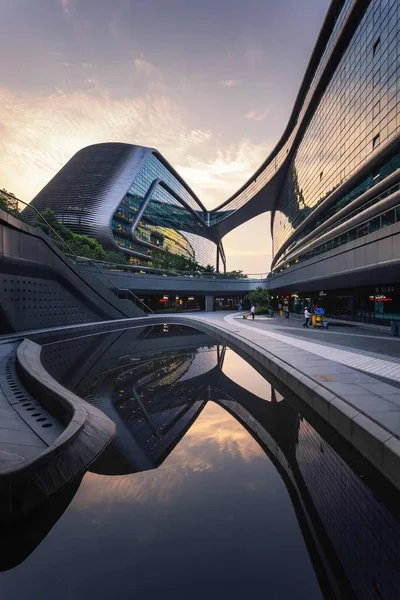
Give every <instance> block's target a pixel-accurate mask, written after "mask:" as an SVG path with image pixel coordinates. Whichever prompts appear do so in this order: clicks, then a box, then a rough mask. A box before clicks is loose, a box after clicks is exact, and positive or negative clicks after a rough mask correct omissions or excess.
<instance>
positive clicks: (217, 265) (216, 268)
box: [215, 244, 219, 273]
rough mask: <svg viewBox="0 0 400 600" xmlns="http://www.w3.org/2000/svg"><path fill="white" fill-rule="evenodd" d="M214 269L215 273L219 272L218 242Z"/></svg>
mask: <svg viewBox="0 0 400 600" xmlns="http://www.w3.org/2000/svg"><path fill="white" fill-rule="evenodd" d="M215 270H216V272H217V273H219V244H218V246H217V264H216V267H215Z"/></svg>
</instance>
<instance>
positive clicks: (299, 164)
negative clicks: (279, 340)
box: [211, 0, 400, 318]
mask: <svg viewBox="0 0 400 600" xmlns="http://www.w3.org/2000/svg"><path fill="white" fill-rule="evenodd" d="M399 11H400V3H399V2H398V0H385V1H381V0H368V1H367V0H345V1H343V0H341V1H340V0H333V1H332V2H331V5H330V7H329V10H328V13H327V16H326V18H325V21H324V23H323V26H322V29H321V32H320V35H319V37H318V40H317V42H316V45H315V47H314V50H313V53H312V56H311V59H310V62H309V65H308V67H307V70H306V73H305V76H304V79H303V82H302V85H301V88H300V91H299V93H298V96H297V99H296V102H295V106H294V109H293V112H292V114H291V116H290V119H289V122H288V125H287V127H286V130H285V132H284V134H283V136H282V138H281V140H280V141H279V143H278V144H277V146H276V148H275V149H274V151H273V152H272V153H271V155H270V156H269V157H268V159H267V160H266V161H265V163H264V164H263V165H262V166H261V167H260V168H259V169H258V171H257V172H256V173H255V174H254V176H253V177H252V178H251V179H250V180H249V181H248V182H247V183H246V184H245V185H244V186H243V187H242V188H241V189H240V190H239V191H238V192H237V193H236V194H235V195H234V196H233V197H232V198H230V199H229V200H228V201H227V202H225V203H224V204H223V205H221V206H220V207H219V208H217V209H216V210H215V211H214V212H213V215H212V218H211V223H212V224H213V229H214V230H215V231H217V232H218V235H219V236H220V237H222V236H223V235H225V234H226V233H227V232H228V231H230V229H231V228H232V226H237V225H239V224H240V223H242V222H243V221H244V220H246V219H248V218H252V217H254V216H255V215H257V214H259V213H261V212H264V211H266V210H269V211H271V237H272V241H273V261H272V273H271V275H270V277H269V278H268V281H267V287H268V288H269V289H270V290H271V291H272V292H274V291H275V292H277V293H278V294H279V295H281V296H283V297H284V298H285V299H289V303H292V304H294V303H295V300H296V299H297V300H299V301H301V303H302V304H304V301H309V300H310V299H314V301H315V300H317V299H320V300H321V302H322V303H324V304H325V306H326V308H327V310H329V312H330V313H331V314H338V313H339V314H340V313H349V314H351V315H354V316H357V315H358V316H363V315H364V316H372V315H373V316H381V317H385V316H386V318H391V317H392V315H393V314H397V315H398V314H399V313H400V269H399V266H400V192H399V190H400V137H399V131H400V53H399V49H400V43H399V42H400V12H399ZM306 298H308V300H305V299H306Z"/></svg>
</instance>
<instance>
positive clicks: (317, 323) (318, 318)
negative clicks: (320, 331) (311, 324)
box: [315, 315, 324, 327]
mask: <svg viewBox="0 0 400 600" xmlns="http://www.w3.org/2000/svg"><path fill="white" fill-rule="evenodd" d="M323 321H324V317H323V316H322V315H315V327H322V323H323Z"/></svg>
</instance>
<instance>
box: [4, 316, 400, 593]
mask: <svg viewBox="0 0 400 600" xmlns="http://www.w3.org/2000/svg"><path fill="white" fill-rule="evenodd" d="M43 360H44V362H45V365H46V367H47V368H48V369H49V370H50V371H51V372H52V373H53V374H54V376H56V377H57V378H58V379H59V380H60V381H61V382H62V383H63V384H64V385H68V386H69V387H70V388H71V389H73V390H74V391H75V393H77V394H79V395H81V396H82V397H85V398H86V399H87V400H89V401H91V402H92V403H93V404H95V405H96V406H98V407H99V408H100V409H101V410H104V412H106V413H107V414H108V415H109V416H110V417H111V418H112V419H113V420H114V421H115V422H116V424H117V436H116V439H115V441H114V442H113V443H112V444H111V445H110V446H109V447H108V448H107V450H106V451H105V452H104V453H103V455H102V456H100V458H99V459H98V460H97V461H96V463H95V464H93V465H92V468H91V472H89V473H87V474H86V475H85V477H84V480H83V482H82V485H81V486H80V489H79V491H78V493H77V494H76V497H75V498H74V500H73V502H72V504H71V506H70V508H69V509H68V510H67V511H66V513H65V514H64V516H63V517H62V518H61V519H60V521H59V523H58V525H57V528H56V529H57V531H58V535H56V533H55V532H54V534H53V532H51V533H50V534H49V535H48V537H47V538H46V540H45V542H43V543H42V544H41V546H40V547H39V548H38V549H37V551H36V552H35V553H33V554H32V555H31V557H30V559H29V560H28V561H26V562H25V563H24V564H23V565H21V567H20V568H19V569H22V571H21V572H22V574H23V575H24V577H25V578H26V577H28V579H29V581H30V582H31V585H32V586H33V590H34V592H35V593H36V597H41V598H47V597H48V598H52V597H53V596H54V594H53V593H50V591H52V588H51V583H52V581H50V588H49V592H48V593H44V592H43V590H42V589H41V587H40V586H41V583H40V581H39V580H37V581H36V580H35V573H34V572H33V571H34V568H38V569H39V571H40V569H42V570H43V565H44V564H47V561H48V560H49V556H51V557H52V556H53V555H54V556H56V555H57V553H60V552H61V551H62V552H63V553H64V554H65V557H66V565H65V569H62V567H61V566H59V565H58V566H57V567H56V568H55V571H54V577H56V581H57V582H58V581H59V579H58V578H61V579H63V577H66V572H69V569H70V568H75V569H76V570H77V572H78V575H77V582H76V585H77V586H78V587H77V588H76V589H75V588H74V587H73V585H72V583H70V582H69V586H71V585H72V587H68V586H67V587H66V590H68V592H67V591H66V592H65V594H66V595H65V596H62V595H61V596H59V597H60V598H63V597H65V598H67V597H83V596H84V595H85V594H89V593H92V589H91V586H93V585H94V584H93V582H97V583H96V585H98V586H99V589H101V590H102V593H103V594H105V595H103V596H101V595H100V597H111V596H119V597H131V594H130V592H131V588H130V587H129V585H128V584H129V582H130V581H131V580H134V581H135V590H134V591H135V594H136V595H137V597H142V595H144V594H146V596H147V597H153V596H152V594H154V597H155V595H156V594H157V595H158V594H159V593H160V591H165V590H166V589H167V590H169V591H171V593H173V594H174V595H175V598H177V597H192V598H194V597H196V598H197V597H204V595H205V594H208V592H209V589H210V588H209V585H210V582H212V585H213V589H214V592H215V594H216V595H220V596H222V597H230V598H236V597H239V596H240V597H243V594H246V595H249V593H251V594H253V593H257V594H258V593H262V594H263V597H270V598H299V597H304V598H307V599H308V598H319V597H321V593H320V591H319V587H318V585H317V580H318V582H319V586H320V588H321V590H322V593H323V596H324V597H327V598H345V599H347V598H349V599H351V598H360V599H364V598H365V599H369V598H371V599H374V598H377V599H378V598H384V599H392V598H393V599H395V598H399V597H400V577H399V574H398V569H397V565H398V563H399V559H400V548H399V542H398V540H399V539H400V527H399V521H398V519H397V515H396V508H393V507H394V506H395V504H396V503H398V495H397V493H395V492H393V490H392V488H391V487H390V486H389V485H388V484H387V483H386V482H385V481H383V479H382V478H381V477H379V475H377V474H376V473H375V472H374V471H373V470H372V468H371V467H368V465H366V464H365V463H364V462H363V461H362V459H360V457H359V456H358V455H356V454H355V453H354V451H352V450H349V447H348V446H347V445H346V444H345V442H343V441H342V440H340V439H339V438H338V437H337V436H335V435H334V434H333V433H332V432H331V431H330V430H329V429H328V428H327V427H326V426H324V425H323V424H321V423H320V421H319V420H318V418H317V417H315V416H314V415H312V414H309V413H308V409H306V408H304V407H302V406H301V405H300V401H299V400H298V399H296V398H295V397H294V396H291V395H290V394H289V396H288V394H287V392H285V391H283V390H281V393H279V392H278V391H277V390H275V389H274V388H272V387H271V384H270V383H269V382H267V381H266V380H265V379H263V378H262V376H261V375H260V374H259V373H257V372H256V371H255V370H254V369H253V367H252V366H251V365H249V364H248V363H246V362H245V361H244V360H243V359H242V358H240V357H239V356H238V355H237V354H236V353H234V352H233V351H232V350H231V349H229V348H226V347H224V346H223V345H220V344H218V343H216V342H215V340H213V339H211V338H209V337H208V336H206V335H204V334H202V333H199V332H197V331H195V330H189V329H186V328H183V327H178V326H175V327H171V326H170V327H169V328H168V330H165V329H163V328H161V327H154V328H148V329H144V330H143V329H140V328H137V329H133V330H129V331H126V332H123V333H120V332H115V333H113V334H108V335H102V336H93V337H87V338H85V339H84V340H81V341H79V340H69V341H68V342H66V343H58V344H51V345H49V346H46V347H45V349H44V351H43ZM158 467H160V468H158ZM133 473H136V474H135V475H133ZM357 473H363V479H360V477H359V476H358V475H357ZM110 475H112V476H111V477H110ZM385 494H386V496H385ZM71 498H72V497H71ZM384 500H385V501H384ZM388 500H389V501H388ZM64 508H65V506H64ZM63 510H64V509H63ZM53 512H54V514H52V513H51V511H50V512H49V513H48V515H49V518H48V519H47V521H46V523H44V522H43V521H41V520H40V519H39V518H37V516H35V515H32V516H31V527H34V526H36V529H39V530H41V531H42V533H41V535H38V536H36V537H35V536H33V538H32V537H31V538H30V540H29V543H28V542H27V539H26V538H24V537H23V536H22V535H21V534H20V533H19V534H18V535H19V544H20V546H21V547H26V548H27V550H26V551H23V552H21V554H20V556H19V557H18V558H15V559H11V560H8V562H4V563H3V565H2V567H3V569H7V568H8V569H10V568H11V567H12V566H13V565H15V564H17V563H18V562H20V561H21V560H23V557H24V555H28V554H29V553H30V552H32V550H33V546H34V545H35V544H38V543H40V541H41V539H42V538H43V537H45V536H46V534H47V532H48V530H49V528H50V527H51V524H50V525H49V520H51V519H52V522H53V523H55V522H56V521H57V519H59V517H60V515H61V514H62V510H61V511H58V512H57V510H54V511H53ZM50 515H52V516H51V517H50ZM295 517H296V518H297V522H298V524H299V526H300V529H299V528H298V526H297V525H296V518H295ZM22 529H23V528H21V527H19V532H21V531H22ZM28 530H29V529H28ZM300 532H301V535H300ZM8 535H12V532H9V533H8ZM28 548H29V549H28ZM61 548H62V550H61ZM305 548H307V551H308V552H305ZM88 553H89V554H90V553H94V555H95V557H96V560H95V561H94V566H93V567H92V565H91V564H90V565H89V564H87V558H86V555H87V554H88ZM64 554H63V555H64ZM310 559H311V562H310ZM57 564H58V563H57ZM178 564H179V566H180V568H179V577H178V578H177V577H176V574H175V567H174V566H173V565H178ZM83 565H85V566H84V570H83ZM311 565H312V568H311ZM150 567H151V569H150V571H149V568H150ZM24 569H25V570H26V571H24ZM109 569H112V575H110V576H109V577H110V581H109V579H107V577H106V573H107V572H109ZM125 569H128V571H127V572H129V575H128V576H127V575H126V573H125ZM14 573H16V575H15V576H13V574H14ZM20 574H21V573H20V572H19V570H18V569H15V570H14V571H9V572H8V573H7V574H3V575H2V577H3V581H4V584H5V587H4V589H5V590H6V592H5V594H6V595H4V597H5V598H11V597H12V598H18V597H23V596H24V595H25V596H26V593H25V592H26V591H27V590H26V589H25V588H24V584H23V583H22V581H23V580H25V579H24V577H23V578H21V577H17V575H20ZM119 577H120V578H121V579H119ZM122 581H126V583H127V586H128V587H126V588H125V587H124V584H123V583H122ZM99 582H101V586H100V583H99ZM53 583H54V581H53ZM115 586H117V587H115ZM193 586H194V587H193ZM116 589H117V590H119V591H117V593H115V590H116ZM299 589H301V590H302V595H296V594H297V592H298V590H299ZM218 590H220V592H221V593H220V594H217V591H218ZM7 593H9V594H10V595H8V596H7ZM35 593H33V596H35ZM68 594H70V595H68ZM74 594H75V596H74ZM95 594H97V595H98V592H97V591H96V592H95ZM108 594H110V596H109V595H108ZM125 594H126V596H125ZM177 594H178V595H177ZM179 594H181V595H179ZM196 594H198V595H196ZM28 595H29V594H28ZM31 595H32V594H31Z"/></svg>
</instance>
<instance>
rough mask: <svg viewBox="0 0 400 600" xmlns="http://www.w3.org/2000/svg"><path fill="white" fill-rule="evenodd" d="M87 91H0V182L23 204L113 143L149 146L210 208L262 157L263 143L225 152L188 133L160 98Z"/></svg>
mask: <svg viewBox="0 0 400 600" xmlns="http://www.w3.org/2000/svg"><path fill="white" fill-rule="evenodd" d="M86 86H87V87H86V89H84V90H81V91H74V92H67V91H65V90H63V89H61V88H60V89H58V90H57V91H54V92H53V93H51V94H45V93H40V92H36V93H25V94H24V93H21V92H18V93H17V92H12V91H10V90H8V89H5V88H0V103H1V106H2V125H1V127H2V129H1V136H0V155H1V156H2V161H1V162H0V182H1V185H2V186H4V187H6V188H7V189H10V190H11V191H13V192H14V193H15V194H16V195H17V196H19V197H21V199H22V200H30V199H31V198H32V197H33V196H34V195H36V194H37V193H38V192H39V191H40V189H41V188H42V187H43V186H44V185H45V184H46V183H47V182H48V181H49V179H50V178H51V177H52V176H53V175H54V174H55V173H56V172H57V171H58V170H59V169H60V168H61V167H62V166H63V165H64V164H65V163H66V162H67V160H69V159H70V158H71V156H72V155H73V154H74V153H75V152H77V151H78V150H80V149H81V148H83V147H84V146H87V145H90V144H94V143H99V142H107V141H117V142H118V141H120V142H127V143H132V144H140V145H143V146H154V147H156V148H158V149H159V150H160V152H161V153H162V154H164V155H165V157H166V158H167V160H168V161H169V162H171V164H172V165H173V166H174V167H175V168H176V169H177V170H178V172H180V173H181V175H182V176H183V178H184V179H185V180H186V181H187V182H188V184H189V185H190V186H191V187H193V189H194V191H195V192H196V193H197V194H198V195H199V196H200V197H201V199H202V200H203V201H204V203H205V204H206V206H208V207H210V208H211V207H212V206H215V205H217V204H219V203H220V202H222V201H223V200H225V199H226V198H227V197H228V196H229V195H230V194H232V193H233V192H234V191H235V190H236V189H237V188H238V187H239V186H240V185H242V184H243V183H244V181H246V179H247V178H248V177H250V175H251V174H252V172H253V171H254V170H255V169H256V168H257V167H258V166H259V165H260V163H261V162H262V161H263V160H264V159H265V156H266V155H267V152H268V150H269V147H268V145H266V144H261V145H255V144H251V143H250V142H249V141H248V140H241V141H239V142H238V143H237V144H232V145H231V146H229V147H228V148H227V149H224V148H223V140H222V139H221V138H220V137H219V136H218V134H217V132H212V131H211V130H202V129H199V128H197V129H191V128H188V127H187V125H186V123H185V120H184V116H183V115H184V114H185V112H184V110H183V109H181V108H180V107H179V106H178V105H177V104H176V103H174V102H173V101H172V100H171V99H170V98H169V97H168V96H166V95H165V94H159V95H157V94H145V95H143V96H138V97H133V98H122V99H118V98H114V97H113V95H112V94H111V93H110V92H109V91H107V90H106V89H104V88H102V87H101V85H100V83H99V82H98V81H97V80H96V79H95V78H88V79H87V80H86Z"/></svg>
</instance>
